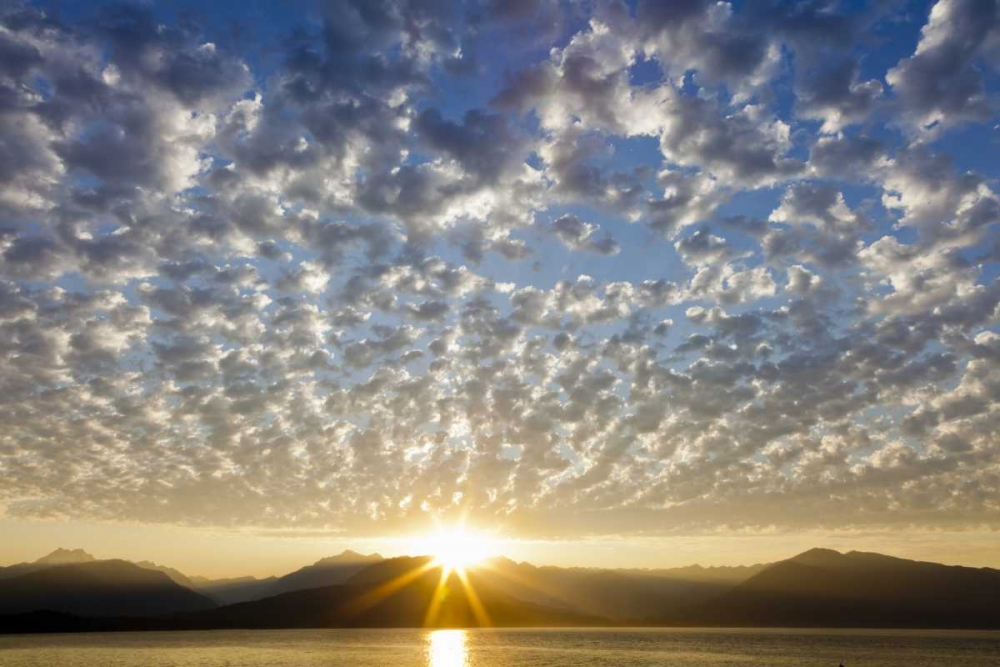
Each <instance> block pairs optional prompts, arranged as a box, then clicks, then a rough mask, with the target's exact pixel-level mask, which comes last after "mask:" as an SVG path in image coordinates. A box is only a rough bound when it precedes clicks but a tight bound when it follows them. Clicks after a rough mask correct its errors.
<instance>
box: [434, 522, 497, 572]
mask: <svg viewBox="0 0 1000 667" xmlns="http://www.w3.org/2000/svg"><path fill="white" fill-rule="evenodd" d="M418 548H419V549H420V553H426V554H427V555H429V556H432V557H433V558H434V563H435V565H438V566H440V567H441V568H442V569H443V570H444V571H445V573H446V574H447V573H450V572H452V571H455V572H458V573H460V574H461V573H463V572H464V571H465V570H466V569H467V568H470V567H473V566H475V565H478V564H479V563H482V562H483V561H484V560H486V559H487V558H490V557H491V556H495V555H497V554H496V545H495V543H494V541H493V540H492V539H491V538H490V537H488V536H486V535H484V534H482V533H479V532H477V531H474V530H469V529H467V528H465V527H464V526H455V527H452V528H439V529H438V530H436V531H435V532H433V533H431V534H430V535H428V536H426V537H424V538H421V539H420V540H419V541H418Z"/></svg>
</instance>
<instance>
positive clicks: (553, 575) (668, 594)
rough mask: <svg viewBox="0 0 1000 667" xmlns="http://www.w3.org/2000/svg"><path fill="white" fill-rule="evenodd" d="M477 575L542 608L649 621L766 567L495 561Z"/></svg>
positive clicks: (482, 582) (493, 586) (483, 582)
mask: <svg viewBox="0 0 1000 667" xmlns="http://www.w3.org/2000/svg"><path fill="white" fill-rule="evenodd" d="M488 566H489V567H487V568H482V569H480V570H476V571H475V572H474V573H473V576H474V578H475V580H476V581H477V582H478V584H479V585H480V586H488V587H490V588H491V589H493V590H497V591H500V592H503V593H506V594H508V595H512V596H514V597H517V598H520V599H523V600H529V601H532V602H535V603H537V604H543V605H548V606H555V607H561V608H566V609H574V610H577V611H581V612H584V613H587V614H592V615H599V616H608V617H611V618H615V619H619V620H622V621H632V622H638V623H645V622H650V621H655V620H656V619H657V618H660V617H662V616H664V615H665V614H669V613H672V612H676V611H679V610H682V609H685V608H686V607H688V606H690V605H692V604H695V603H698V602H702V601H705V600H709V599H711V598H713V597H715V596H718V595H719V594H721V593H723V592H725V591H727V590H729V589H730V588H731V587H732V586H733V585H735V584H736V583H739V582H741V581H743V580H744V579H746V578H748V577H750V576H751V575H752V574H754V573H756V572H758V571H759V570H760V569H761V568H762V567H763V566H753V567H740V568H712V570H713V571H712V572H711V573H707V572H706V570H708V568H700V569H699V570H697V571H693V572H688V571H686V570H689V568H679V569H677V570H673V569H662V570H652V571H651V570H604V569H596V568H561V567H550V566H547V567H536V566H534V565H531V564H530V563H515V562H514V561H512V560H510V559H507V558H495V559H492V560H491V561H490V562H489V563H488Z"/></svg>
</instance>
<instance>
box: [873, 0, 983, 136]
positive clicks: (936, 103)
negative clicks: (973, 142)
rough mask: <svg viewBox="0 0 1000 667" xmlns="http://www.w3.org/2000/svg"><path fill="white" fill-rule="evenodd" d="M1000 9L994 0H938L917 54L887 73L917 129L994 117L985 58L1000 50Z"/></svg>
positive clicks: (904, 112)
mask: <svg viewBox="0 0 1000 667" xmlns="http://www.w3.org/2000/svg"><path fill="white" fill-rule="evenodd" d="M998 49H1000V9H998V7H997V4H996V3H995V2H993V1H992V0H939V1H938V2H936V3H935V4H934V6H933V7H932V8H931V13H930V18H929V20H928V21H927V24H926V25H925V26H924V27H923V29H922V30H921V32H920V41H919V43H918V44H917V48H916V50H915V51H914V52H913V55H912V56H910V57H908V58H903V59H902V60H900V61H899V64H897V65H896V66H895V67H894V68H892V69H890V70H889V71H888V72H887V73H886V81H888V82H889V85H890V86H892V89H893V92H894V93H895V94H896V95H897V96H898V98H899V101H900V104H901V106H902V113H901V117H902V120H903V121H904V122H907V123H910V124H912V125H913V126H914V127H915V129H917V130H927V129H932V128H934V127H937V126H946V125H954V124H956V123H960V122H962V121H970V120H980V121H982V120H989V119H990V118H991V117H992V116H993V115H994V114H995V112H996V103H995V101H993V100H991V99H990V95H989V94H987V91H986V83H985V80H984V76H983V72H982V71H981V70H980V68H979V65H980V63H982V64H984V65H987V66H989V65H990V63H993V65H994V66H995V63H996V56H997V55H1000V51H998Z"/></svg>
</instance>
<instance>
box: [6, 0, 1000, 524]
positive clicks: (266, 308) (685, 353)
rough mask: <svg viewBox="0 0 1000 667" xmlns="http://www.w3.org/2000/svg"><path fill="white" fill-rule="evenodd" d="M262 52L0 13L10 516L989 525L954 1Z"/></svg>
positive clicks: (987, 262) (640, 12) (315, 31)
mask: <svg viewBox="0 0 1000 667" xmlns="http://www.w3.org/2000/svg"><path fill="white" fill-rule="evenodd" d="M910 24H912V26H911V27H912V30H911V31H910V32H909V33H906V34H908V35H909V36H910V38H911V39H910V41H909V42H907V46H906V48H905V49H904V51H905V53H903V52H901V55H900V56H899V57H898V58H894V59H893V62H890V63H887V64H886V63H884V62H883V60H884V58H883V59H880V58H879V57H876V56H877V55H878V54H872V53H870V51H871V50H872V49H873V48H876V47H877V45H876V46H873V44H872V40H871V39H870V38H871V36H872V35H882V34H888V33H887V31H890V30H896V29H897V28H898V27H899V26H900V25H910ZM900 30H902V29H900ZM904 32H905V31H904ZM893 34H895V33H893ZM901 39H902V38H901ZM903 41H905V40H903ZM230 42H232V43H230ZM267 53H268V54H269V55H268V56H267V58H264V59H263V60H262V56H261V53H260V52H254V51H253V49H248V48H247V47H246V45H245V44H244V45H243V46H242V48H241V45H240V43H239V42H238V41H235V42H234V41H232V40H227V39H225V38H224V36H217V38H216V39H215V40H214V41H213V35H212V34H211V31H208V30H207V29H205V28H199V27H197V26H194V25H189V24H188V23H187V22H182V23H177V22H171V21H170V20H167V19H164V18H163V17H160V16H158V15H156V14H155V13H154V11H153V10H151V9H148V8H142V7H140V6H137V5H125V6H106V7H103V8H101V9H99V10H97V11H95V12H94V13H93V15H92V16H88V17H87V18H86V19H80V20H76V21H67V20H65V19H63V18H61V17H60V15H59V14H58V12H46V11H43V10H42V9H39V8H37V7H32V6H20V7H16V8H14V9H9V10H8V11H7V12H6V13H5V14H4V15H3V18H2V21H0V54H2V56H0V220H2V224H0V423H2V425H3V427H2V429H0V476H2V478H3V480H4V483H3V484H2V485H0V502H2V503H3V505H4V507H5V510H4V511H5V513H6V514H7V515H8V516H11V517H69V518H78V519H88V520H111V521H117V520H128V521H141V522H157V523H171V524H189V525H195V524H199V525H204V524H207V525H225V526H252V527H261V528H281V529H293V530H294V529H299V530H317V529H322V530H330V531H347V532H350V533H360V532H367V533H392V532H394V531H397V530H399V529H400V527H402V526H406V525H412V522H414V521H417V520H424V519H426V518H427V517H431V516H445V517H446V516H452V515H455V514H457V513H460V512H461V513H468V514H470V516H471V517H472V519H473V520H474V521H477V522H479V523H482V524H485V525H502V526H505V527H507V528H509V529H510V530H512V531H515V532H517V533H518V534H523V535H539V536H546V537H566V536H573V535H583V534H588V535H601V534H612V533H613V534H638V533H643V534H656V533H668V532H678V531H703V530H717V529H718V528H719V527H727V528H732V529H735V528H739V529H744V530H764V529H774V528H778V529H796V528H804V527H810V528H814V527H816V526H822V527H829V528H843V527H848V526H851V527H885V526H894V525H915V526H921V527H925V528H936V527H950V528H958V529H962V528H968V527H983V526H989V527H996V526H998V525H1000V438H998V436H997V433H1000V281H998V280H997V275H998V271H997V265H998V260H1000V236H998V235H997V234H998V229H997V224H996V223H997V222H998V221H1000V196H998V194H997V192H998V190H997V186H996V178H997V176H998V175H1000V172H997V171H996V165H995V164H994V165H992V168H993V172H992V173H991V172H990V166H989V164H988V163H989V160H988V159H984V158H983V157H982V156H983V155H988V154H989V153H990V151H992V152H995V148H996V143H995V142H996V135H995V129H993V128H992V127H991V125H996V123H997V120H998V107H997V91H998V88H997V86H996V83H997V75H998V71H997V67H996V65H997V63H1000V9H998V4H997V3H996V1H995V0H938V2H936V3H934V4H932V5H928V6H923V5H921V6H920V7H910V6H907V7H902V6H901V4H900V3H885V2H875V3H872V4H871V5H870V6H867V7H864V8H862V9H860V10H859V9H857V8H853V9H852V10H851V11H847V9H846V8H841V7H840V6H839V5H838V3H836V2H816V3H783V2H775V3H771V4H768V3H751V5H750V6H748V7H745V8H742V9H739V10H737V9H735V8H734V6H733V5H731V4H730V3H728V2H707V1H701V0H685V1H684V2H677V3H660V2H640V3H639V4H638V6H637V7H628V6H625V5H622V4H617V3H615V2H606V3H605V2H599V3H596V4H595V5H594V6H593V7H590V6H588V7H587V8H586V9H585V8H584V7H583V6H581V5H564V4H561V3H559V2H555V1H554V0H551V1H550V0H528V1H523V2H516V3H496V2H488V3H475V2H470V3H464V4H454V3H450V2H437V1H435V0H431V1H422V0H412V1H405V0H400V1H393V2H388V1H386V2H378V3H370V2H364V1H362V0H340V1H337V2H331V3H328V4H323V5H320V6H316V7H314V8H313V11H312V12H311V13H310V14H308V16H307V17H306V18H304V19H303V22H302V25H300V26H298V27H297V28H296V29H295V30H291V31H289V33H288V34H284V35H282V36H281V38H280V39H279V40H277V41H276V46H275V48H273V49H269V50H267ZM880 67H881V70H880V71H879V69H878V68H880ZM991 132H992V133H993V134H992V139H990V138H989V137H990V136H991V135H990V133H991ZM963 133H965V134H963ZM970 133H971V135H970ZM977 133H978V134H977ZM962 136H965V137H968V136H985V137H987V138H986V139H985V140H984V141H981V142H979V146H973V147H972V148H968V145H969V142H968V141H966V142H965V143H964V144H963V143H962V141H961V140H960V138H961V137H962ZM991 141H992V142H993V144H992V145H990V142H991ZM972 143H973V144H975V143H976V142H975V141H973V142H972ZM977 160H978V162H977ZM970 161H971V163H973V164H974V165H975V164H978V165H980V166H979V168H978V170H977V169H974V168H970V167H968V166H967V165H968V164H969V163H970ZM983 165H985V166H983Z"/></svg>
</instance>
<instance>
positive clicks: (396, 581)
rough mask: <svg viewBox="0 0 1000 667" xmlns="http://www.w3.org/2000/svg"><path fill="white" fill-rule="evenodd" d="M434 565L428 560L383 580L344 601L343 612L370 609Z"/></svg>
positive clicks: (357, 612)
mask: <svg viewBox="0 0 1000 667" xmlns="http://www.w3.org/2000/svg"><path fill="white" fill-rule="evenodd" d="M434 567H436V566H435V564H434V561H431V560H428V561H425V562H424V563H423V564H422V565H420V566H419V567H415V568H413V569H412V570H410V571H408V572H404V573H403V574H401V575H399V576H398V577H395V578H393V579H390V580H388V581H386V582H383V583H382V584H380V585H379V586H377V587H376V588H374V589H373V590H371V591H368V592H367V593H365V594H364V595H362V596H360V597H358V598H355V599H353V600H351V601H350V602H348V603H346V604H345V605H344V609H345V612H346V613H348V614H350V615H352V616H356V615H358V614H360V613H361V612H363V611H366V610H368V609H371V608H372V607H374V606H375V605H376V604H378V603H379V602H381V601H382V600H384V599H385V598H387V597H389V596H390V595H392V594H393V593H395V592H396V591H398V590H399V589H401V588H403V587H404V586H406V585H407V584H409V583H411V582H413V581H415V580H416V579H418V578H419V577H420V576H421V575H423V574H425V573H426V572H429V571H430V570H432V569H434Z"/></svg>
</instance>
